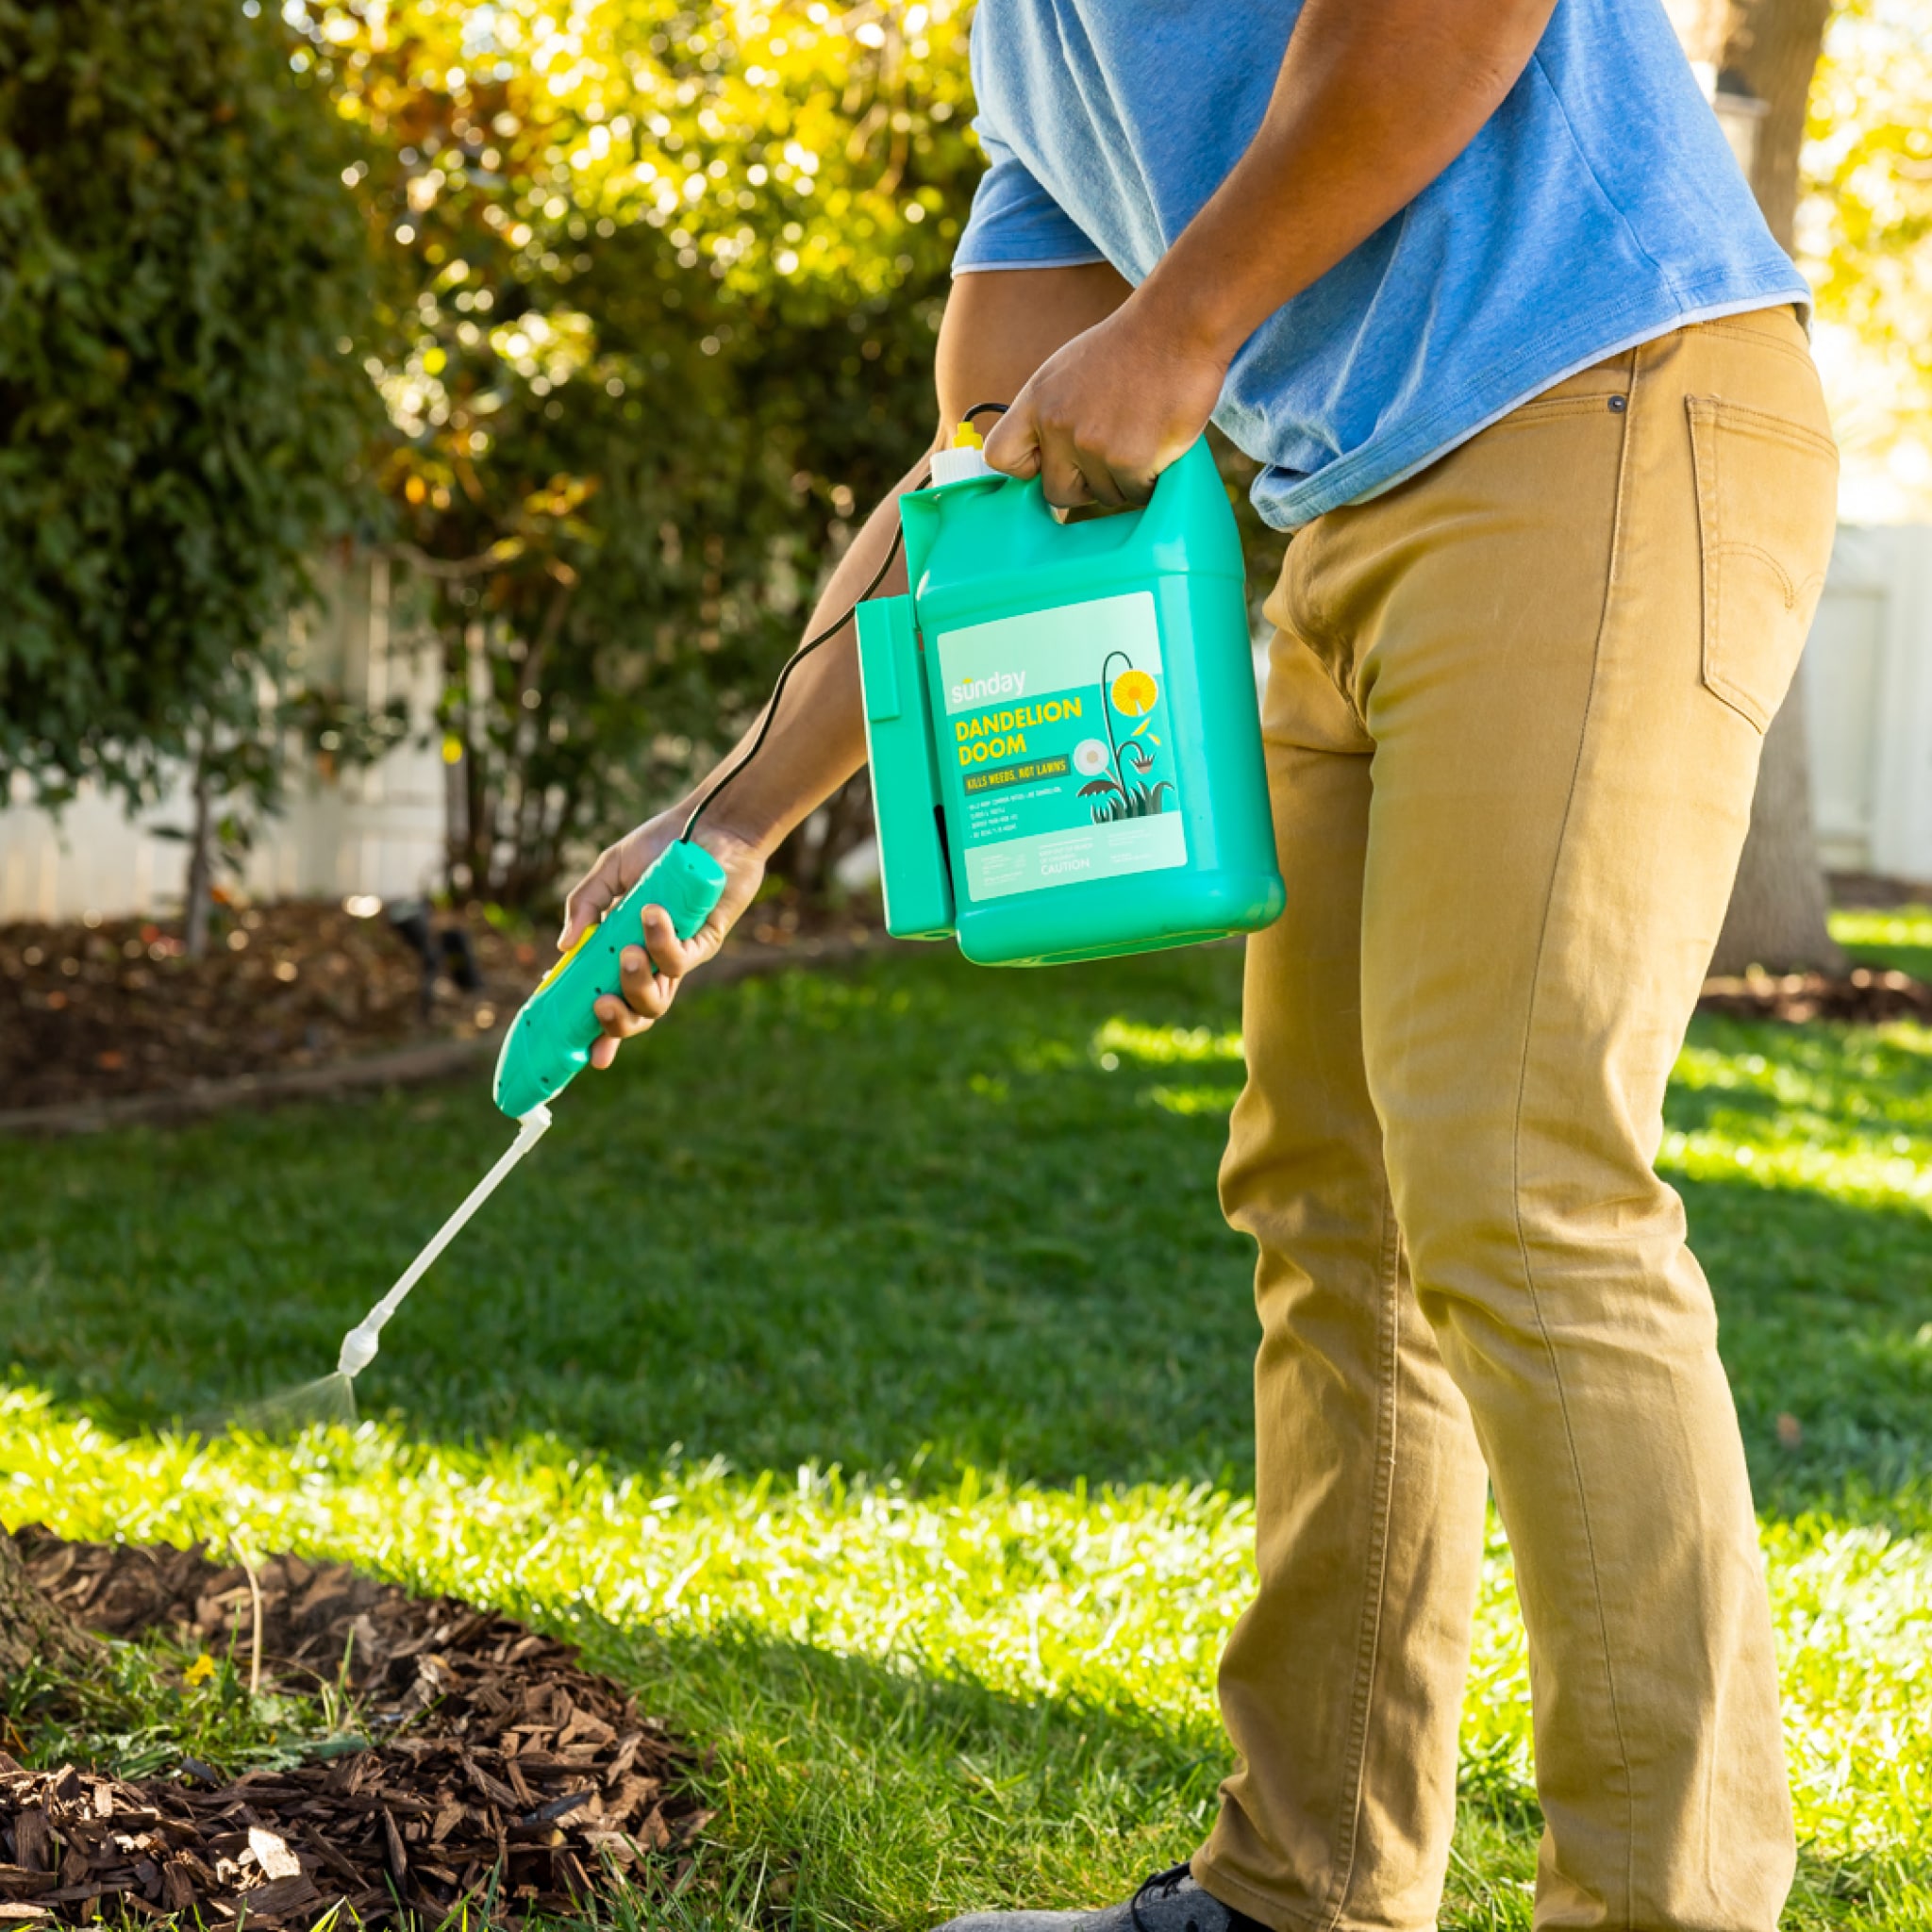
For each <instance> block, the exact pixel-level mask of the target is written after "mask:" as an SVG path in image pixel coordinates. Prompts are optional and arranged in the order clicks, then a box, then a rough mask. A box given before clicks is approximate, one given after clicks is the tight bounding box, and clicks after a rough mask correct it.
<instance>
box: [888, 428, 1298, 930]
mask: <svg viewBox="0 0 1932 1932" xmlns="http://www.w3.org/2000/svg"><path fill="white" fill-rule="evenodd" d="M948 454H949V455H952V454H955V453H951V452H949V453H948ZM971 467H977V465H976V464H975V465H972V466H971ZM899 513H900V518H901V522H902V526H903V528H904V531H905V537H906V561H907V571H908V581H909V582H910V585H911V591H910V593H909V594H908V595H907V596H904V597H882V598H874V599H872V600H870V601H868V602H866V603H862V604H861V605H859V607H858V653H859V668H860V675H861V677H862V680H863V683H864V689H865V718H866V741H867V747H868V750H869V752H870V756H871V760H872V782H873V801H874V810H875V812H876V814H877V819H878V842H879V861H880V875H881V883H882V886H883V891H884V897H885V903H886V927H887V930H888V931H890V932H891V933H892V934H894V935H895V936H896V937H898V938H901V939H943V938H946V937H948V936H950V935H954V934H957V935H958V941H959V949H960V951H961V952H963V953H964V954H965V955H966V957H967V958H969V959H973V960H974V961H976V962H977V963H978V964H980V965H982V966H1046V965H1055V964H1058V963H1061V962H1063V961H1066V960H1072V959H1092V958H1108V957H1110V956H1112V955H1115V954H1120V953H1138V952H1145V951H1149V950H1151V949H1153V948H1155V947H1157V946H1179V945H1188V944H1191V943H1193V942H1195V941H1201V940H1209V939H1219V938H1222V937H1224V936H1225V935H1227V934H1230V933H1237V932H1253V931H1255V930H1257V928H1258V927H1260V926H1264V925H1266V924H1269V923H1270V922H1271V921H1272V920H1274V919H1275V918H1276V917H1277V916H1278V915H1279V914H1280V911H1281V908H1282V904H1283V900H1284V897H1285V893H1284V889H1283V887H1282V883H1281V874H1280V872H1279V870H1278V869H1277V865H1276V861H1275V856H1274V827H1273V823H1272V820H1271V818H1270V815H1269V809H1268V785H1267V777H1266V773H1265V771H1264V768H1263V764H1262V758H1261V727H1260V720H1259V717H1258V714H1257V705H1256V698H1255V673H1254V659H1253V657H1252V655H1251V649H1250V645H1249V641H1248V623H1247V599H1246V586H1245V579H1244V575H1243V573H1242V568H1241V541H1240V537H1239V535H1238V534H1237V532H1236V529H1235V523H1234V513H1233V511H1232V510H1231V509H1230V508H1228V503H1227V497H1226V494H1225V492H1224V490H1223V488H1222V484H1221V479H1220V477H1219V476H1218V475H1216V473H1215V469H1214V462H1213V458H1212V457H1211V455H1210V454H1209V452H1208V446H1207V444H1206V443H1205V442H1197V443H1195V444H1194V446H1193V447H1192V448H1191V449H1190V450H1189V451H1188V453H1187V454H1186V455H1185V456H1184V457H1182V458H1180V459H1179V461H1177V462H1175V463H1174V464H1173V465H1172V466H1171V467H1170V468H1168V469H1167V470H1166V471H1164V472H1163V473H1162V474H1161V475H1160V477H1159V479H1158V481H1157V483H1156V484H1155V487H1154V493H1153V496H1152V498H1151V500H1150V501H1149V502H1148V503H1147V504H1146V505H1145V507H1144V508H1141V509H1138V510H1128V511H1122V512H1119V513H1117V514H1115V515H1112V516H1106V517H1096V518H1092V519H1091V520H1088V521H1085V522H1077V523H1070V524H1063V523H1061V522H1059V521H1058V519H1057V518H1056V516H1055V515H1054V513H1053V511H1052V509H1051V508H1049V507H1048V505H1047V503H1046V500H1045V498H1044V497H1043V496H1042V495H1041V488H1040V485H1039V483H1038V482H1037V481H1035V482H1029V483H1022V482H1018V481H1016V480H1014V479H1013V478H1011V477H1008V476H1002V475H998V474H997V473H996V472H992V471H983V472H982V473H981V474H978V475H965V476H962V477H960V478H959V480H957V481H946V482H941V483H939V484H938V485H936V486H935V487H933V488H930V489H926V490H918V491H908V493H907V494H906V495H905V496H903V497H901V498H900V500H899Z"/></svg>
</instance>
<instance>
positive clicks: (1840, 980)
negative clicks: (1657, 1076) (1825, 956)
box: [1697, 966, 1932, 1026]
mask: <svg viewBox="0 0 1932 1932" xmlns="http://www.w3.org/2000/svg"><path fill="white" fill-rule="evenodd" d="M1697 1004H1698V1007H1699V1008H1700V1010H1702V1011H1704V1012H1707V1013H1728V1014H1730V1015H1731V1016H1732V1017H1733V1018H1735V1019H1740V1020H1788V1021H1790V1022H1791V1023H1792V1024H1803V1023H1804V1022H1806V1021H1807V1020H1851V1021H1855V1022H1856V1023H1857V1024H1859V1025H1861V1026H1873V1025H1877V1024H1881V1023H1882V1022H1884V1021H1887V1020H1924V1021H1927V1022H1932V986H1927V985H1926V984H1925V983H1924V980H1920V979H1914V978H1913V977H1912V975H1911V974H1909V973H1896V972H1888V971H1884V970H1881V969H1880V968H1878V967H1875V966H1855V967H1853V968H1852V970H1851V971H1850V972H1849V973H1847V974H1844V975H1843V976H1842V977H1833V976H1830V975H1827V974H1823V973H1748V974H1743V975H1742V976H1741V977H1740V978H1736V979H1707V980H1706V981H1705V982H1704V997H1703V998H1702V999H1700V1000H1699V1001H1698V1003H1697Z"/></svg>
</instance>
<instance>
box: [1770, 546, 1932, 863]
mask: <svg viewBox="0 0 1932 1932" xmlns="http://www.w3.org/2000/svg"><path fill="white" fill-rule="evenodd" d="M1799 676H1800V679H1801V682H1802V687H1803V691H1804V702H1805V714H1806V719H1807V724H1808V726H1809V735H1810V741H1811V785H1812V797H1813V806H1814V809H1815V811H1816V815H1817V821H1818V839H1819V845H1820V848H1821V850H1822V852H1823V855H1824V861H1825V863H1826V864H1827V865H1828V866H1831V867H1833V868H1834V869H1837V870H1842V871H1848V872H1875V873H1885V874H1890V875H1892V876H1894V877H1898V878H1906V879H1914V880H1932V527H1927V526H1925V525H1912V524H1902V525H1891V526H1890V527H1885V528H1874V527H1860V526H1859V525H1853V524H1843V525H1840V526H1839V533H1838V543H1837V546H1836V548H1835V549H1834V550H1833V552H1832V558H1831V570H1830V573H1829V575H1827V577H1826V579H1825V585H1824V597H1823V598H1822V599H1821V600H1820V603H1819V608H1818V619H1817V622H1816V623H1815V624H1814V625H1812V627H1811V640H1810V642H1809V643H1808V644H1807V646H1806V650H1805V659H1804V664H1803V667H1802V669H1801V671H1800V673H1799Z"/></svg>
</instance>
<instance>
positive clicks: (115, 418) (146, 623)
mask: <svg viewBox="0 0 1932 1932" xmlns="http://www.w3.org/2000/svg"><path fill="white" fill-rule="evenodd" d="M288 53H289V39H288V36H287V34H286V32H285V30H284V29H283V28H282V27H281V25H279V23H277V22H271V21H268V20H260V19H258V20H254V21H251V20H249V19H248V18H246V17H245V15H244V11H243V10H242V8H239V7H238V6H237V5H236V4H234V0H48V4H39V5H36V4H31V0H0V774H4V773H6V772H8V771H24V772H25V773H27V774H29V775H30V776H32V777H33V778H34V779H36V780H37V781H38V782H39V784H40V785H41V786H42V788H43V790H44V791H48V792H49V793H51V794H54V795H58V794H59V793H60V792H62V791H65V790H67V789H69V788H71V786H72V784H73V783H74V782H75V780H77V779H78V778H80V777H82V776H84V775H87V774H94V775H96V776H99V777H101V778H102V779H104V780H107V781H108V782H110V783H112V784H116V785H118V786H120V787H122V788H123V789H124V790H126V791H132V792H136V793H138V792H139V791H141V790H142V788H143V787H144V786H145V785H147V784H148V783H149V782H151V780H152V779H153V777H154V775H155V774H156V772H157V770H158V766H159V764H160V763H161V762H162V761H163V760H165V759H167V758H171V757H175V756H178V755H183V754H187V753H189V752H190V751H191V750H193V751H199V750H202V749H204V748H207V747H210V746H212V745H213V744H214V742H215V741H217V740H225V734H224V732H223V730H222V728H221V727H223V726H225V725H231V726H234V727H236V728H238V729H239V730H240V731H241V732H242V733H243V734H247V733H253V732H255V731H256V730H257V729H258V719H259V707H260V693H261V687H262V682H263V679H264V677H265V675H267V674H268V673H269V671H270V670H271V669H272V665H271V662H270V659H269V657H268V654H267V650H266V640H267V639H268V638H269V636H270V634H271V632H272V630H273V629H274V627H275V625H276V623H277V621H278V620H279V619H280V617H281V616H282V614H283V613H284V611H285V610H286V608H288V606H289V605H290V603H291V601H293V600H294V599H295V598H297V597H298V596H299V595H300V593H301V591H302V590H303V587H304V575H303V570H304V560H305V559H306V558H308V557H309V556H310V555H311V554H312V553H313V551H314V549H315V547H316V545H317V544H318V543H319V542H320V541H322V539H323V538H324V537H325V535H326V534H327V533H328V532H330V531H331V530H333V529H337V528H340V527H341V525H343V524H344V523H345V521H346V520H347V519H348V517H349V515H350V513H351V509H352V507H353V505H354V502H355V492H354V465H355V461H356V458H357V457H358V450H359V449H360V447H361V446H362V444H363V441H364V440H365V438H366V437H367V435H368V434H369V432H370V431H371V430H372V429H373V428H374V427H375V425H376V423H377V422H379V411H377V410H375V408H373V403H372V398H371V397H370V395H369V392H368V384H367V380H366V378H365V377H364V376H363V375H362V374H361V372H360V371H359V369H358V367H357V366H356V362H355V360H354V358H353V357H352V356H351V354H350V353H349V352H350V350H351V349H352V348H353V346H354V342H353V338H354V337H355V336H356V335H357V334H358V332H360V331H361V329H362V328H363V326H364V321H363V310H362V308H361V306H360V297H361V292H362V291H361V289H360V286H359V284H360V282H361V279H362V277H363V275H364V271H365V268H366V262H367V254H366V247H365V242H364V238H363V232H362V227H361V225H360V223H359V222H358V218H357V215H356V211H355V208H354V206H353V203H352V201H351V199H350V196H349V195H348V193H347V192H345V190H344V187H343V183H342V180H341V171H342V170H343V168H344V167H345V166H346V165H348V164H349V161H350V156H351V153H352V142H351V137H350V134H349V131H348V130H347V128H346V127H345V126H344V125H343V123H342V122H341V118H340V117H339V116H338V115H336V114H335V113H334V112H333V111H332V110H331V108H330V105H329V103H328V100H327V98H326V96H325V93H324V92H322V91H321V90H320V89H318V88H317V87H316V86H314V85H313V83H312V81H310V80H308V79H305V78H303V77H302V76H300V75H296V74H295V73H293V72H292V71H291V68H290V66H289V61H288Z"/></svg>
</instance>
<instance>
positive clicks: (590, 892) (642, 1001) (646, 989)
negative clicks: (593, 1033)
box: [557, 805, 765, 1067]
mask: <svg viewBox="0 0 1932 1932" xmlns="http://www.w3.org/2000/svg"><path fill="white" fill-rule="evenodd" d="M690 809H691V808H690V807H689V806H688V805H683V806H678V807H676V808H674V809H673V810H671V811H667V812H660V813H658V816H657V817H656V818H654V819H651V820H649V821H648V822H647V823H645V824H641V825H640V826H639V827H638V828H637V830H636V831H634V832H630V833H627V834H626V835H625V837H624V838H622V839H620V840H619V841H617V843H616V844H614V845H610V846H607V847H606V848H605V850H604V852H603V854H602V855H601V856H600V857H599V858H598V860H597V862H596V864H595V865H593V866H592V867H591V869H590V871H589V872H587V873H586V874H584V875H583V877H582V878H581V879H579V880H578V881H577V883H576V885H575V887H573V888H572V891H571V895H570V897H569V899H568V900H567V901H565V904H564V915H563V932H562V935H561V936H560V937H559V938H558V941H557V949H558V952H560V953H562V952H568V951H569V950H570V948H571V947H572V946H573V945H575V943H576V941H577V939H578V937H579V936H580V935H581V934H583V933H585V932H587V931H589V930H590V928H591V926H593V925H595V924H597V922H598V921H599V920H600V919H601V918H603V916H604V913H605V910H606V908H608V907H611V906H614V905H615V904H616V903H617V902H618V900H620V899H621V898H623V896H624V895H625V893H626V892H627V891H630V889H631V887H633V886H634V885H636V884H637V882H638V881H639V880H640V879H641V878H642V877H643V875H644V874H645V873H646V872H648V871H649V870H650V868H651V867H652V866H653V865H654V864H656V863H657V861H658V858H660V857H661V856H662V855H663V853H664V851H665V849H666V847H668V846H669V845H670V844H671V843H672V841H674V840H675V839H676V837H677V835H678V834H679V833H680V832H681V831H682V830H683V829H684V821H685V819H686V817H687V816H688V815H689V813H690ZM699 842H700V843H701V844H702V845H703V846H704V848H705V850H706V851H707V852H708V853H709V854H710V855H711V857H712V858H715V859H716V860H717V861H718V863H719V864H720V865H722V866H723V867H724V894H723V896H722V897H721V898H720V899H719V901H718V904H717V908H716V909H715V910H714V911H713V912H712V914H711V916H710V918H708V920H706V921H705V923H704V924H703V925H701V926H700V927H699V928H698V929H697V931H696V932H695V933H693V934H692V935H691V938H690V939H689V940H680V939H679V938H678V937H677V933H676V931H675V928H674V927H673V925H672V924H671V915H670V914H669V913H668V912H666V911H665V909H664V908H663V907H661V906H646V907H645V908H644V914H643V920H642V923H641V928H640V931H639V934H638V938H639V941H640V943H639V944H637V945H634V946H626V947H625V949H624V953H623V955H622V956H621V958H620V959H619V961H618V964H619V967H620V969H621V972H622V980H623V987H624V997H623V998H622V999H619V998H617V997H615V996H614V995H611V994H607V995H606V996H605V997H604V998H603V999H601V1000H599V1001H598V1002H597V1006H596V1013H597V1019H598V1022H599V1024H601V1025H602V1026H603V1028H604V1037H603V1039H601V1040H600V1041H597V1042H596V1043H595V1044H594V1045H593V1046H592V1047H591V1065H592V1066H593V1067H608V1065H609V1064H610V1062H611V1061H612V1060H613V1059H615V1058H617V1045H618V1042H619V1041H623V1040H628V1039H629V1038H630V1037H631V1035H632V1034H633V1033H647V1032H649V1031H650V1029H651V1028H652V1027H653V1026H654V1025H656V1024H657V1023H658V1021H659V1020H661V1019H662V1018H663V1017H664V1015H665V1014H666V1013H668V1012H669V1011H670V1010H671V1003H672V1001H673V1000H675V998H676V997H677V989H678V985H679V983H680V982H681V981H682V979H683V978H684V975H685V974H687V973H689V972H690V971H691V968H692V967H693V966H702V965H703V964H704V963H705V961H706V960H707V959H708V958H711V957H712V955H713V954H715V953H716V952H717V950H718V948H719V947H720V946H722V945H723V944H724V935H725V934H726V933H728V932H729V931H730V930H731V928H732V926H733V925H734V924H736V923H737V921H738V917H739V914H740V913H741V912H742V911H743V910H744V908H746V907H747V906H749V905H750V904H751V902H752V900H753V899H754V898H756V897H757V895H758V886H759V884H760V883H761V882H762V880H763V878H764V876H765V861H764V858H763V857H762V856H761V855H760V854H759V853H758V850H757V849H756V848H755V847H754V846H752V845H751V844H749V843H748V842H747V841H744V840H742V839H741V838H739V837H738V836H737V835H736V834H734V833H731V832H727V831H724V829H723V828H719V829H717V830H713V829H712V827H711V826H710V824H706V826H705V828H704V836H703V838H702V839H701V840H700V841H699ZM646 948H648V951H647V950H646ZM654 969H655V970H654Z"/></svg>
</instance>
